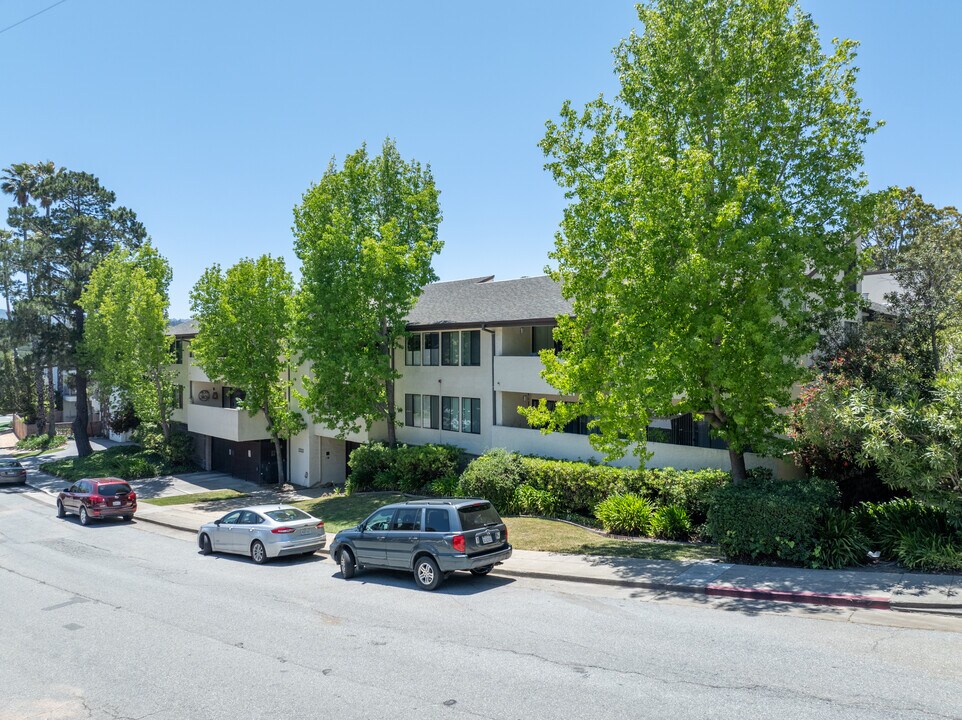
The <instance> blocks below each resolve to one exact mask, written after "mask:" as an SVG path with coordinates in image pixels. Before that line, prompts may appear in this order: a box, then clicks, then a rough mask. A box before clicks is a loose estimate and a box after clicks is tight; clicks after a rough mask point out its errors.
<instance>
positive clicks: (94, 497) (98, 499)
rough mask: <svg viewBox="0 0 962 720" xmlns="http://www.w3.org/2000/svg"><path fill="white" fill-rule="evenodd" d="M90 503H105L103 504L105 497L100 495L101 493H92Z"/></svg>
mask: <svg viewBox="0 0 962 720" xmlns="http://www.w3.org/2000/svg"><path fill="white" fill-rule="evenodd" d="M90 503H91V505H103V504H104V499H103V497H102V496H100V495H91V496H90Z"/></svg>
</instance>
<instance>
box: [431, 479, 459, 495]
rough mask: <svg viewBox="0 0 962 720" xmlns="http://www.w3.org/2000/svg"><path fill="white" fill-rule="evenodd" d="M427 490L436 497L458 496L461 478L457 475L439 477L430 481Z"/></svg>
mask: <svg viewBox="0 0 962 720" xmlns="http://www.w3.org/2000/svg"><path fill="white" fill-rule="evenodd" d="M428 492H429V494H431V495H436V496H438V497H458V495H460V493H461V478H459V477H458V476H457V475H445V476H444V477H439V478H437V479H436V480H433V481H432V482H431V485H430V486H429V487H428Z"/></svg>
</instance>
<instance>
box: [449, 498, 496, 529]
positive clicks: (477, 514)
mask: <svg viewBox="0 0 962 720" xmlns="http://www.w3.org/2000/svg"><path fill="white" fill-rule="evenodd" d="M458 515H459V516H461V529H462V530H477V529H478V528H483V527H490V526H491V525H500V524H501V516H500V515H498V511H497V510H495V509H494V506H493V505H492V504H491V503H478V504H477V505H468V506H467V507H463V508H458Z"/></svg>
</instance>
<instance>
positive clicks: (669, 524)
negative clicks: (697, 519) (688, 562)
mask: <svg viewBox="0 0 962 720" xmlns="http://www.w3.org/2000/svg"><path fill="white" fill-rule="evenodd" d="M651 532H652V534H653V535H654V536H655V537H658V538H663V539H665V540H687V539H688V538H689V537H690V536H691V520H690V519H689V517H688V513H687V512H686V511H685V508H683V507H682V506H681V505H665V506H664V507H660V508H658V509H657V510H655V513H654V515H652V516H651Z"/></svg>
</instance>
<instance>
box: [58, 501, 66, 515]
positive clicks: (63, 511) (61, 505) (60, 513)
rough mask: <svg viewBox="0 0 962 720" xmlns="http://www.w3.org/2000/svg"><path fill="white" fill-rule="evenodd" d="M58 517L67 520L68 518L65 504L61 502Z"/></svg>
mask: <svg viewBox="0 0 962 720" xmlns="http://www.w3.org/2000/svg"><path fill="white" fill-rule="evenodd" d="M57 517H58V518H65V517H67V511H66V510H65V509H64V506H63V503H62V502H60V501H59V500H58V501H57Z"/></svg>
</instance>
